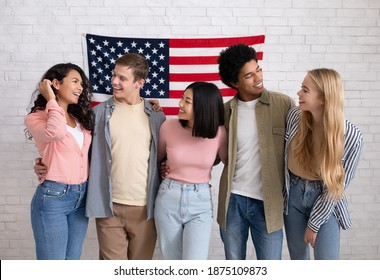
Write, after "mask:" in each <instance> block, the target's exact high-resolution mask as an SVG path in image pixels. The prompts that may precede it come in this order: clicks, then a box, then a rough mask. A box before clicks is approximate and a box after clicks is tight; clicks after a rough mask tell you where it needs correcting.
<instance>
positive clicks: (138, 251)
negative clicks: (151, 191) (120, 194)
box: [96, 203, 157, 260]
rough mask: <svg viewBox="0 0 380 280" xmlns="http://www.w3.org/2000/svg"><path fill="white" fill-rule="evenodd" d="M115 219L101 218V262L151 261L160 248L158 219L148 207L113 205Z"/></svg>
mask: <svg viewBox="0 0 380 280" xmlns="http://www.w3.org/2000/svg"><path fill="white" fill-rule="evenodd" d="M113 212H114V216H113V217H111V218H97V219H96V229H97V233H98V242H99V259H100V260H151V259H152V257H153V253H154V248H155V245H156V238H157V233H156V228H155V224H154V220H147V214H146V213H147V210H146V206H129V205H122V204H118V203H114V204H113Z"/></svg>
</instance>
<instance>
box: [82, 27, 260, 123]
mask: <svg viewBox="0 0 380 280" xmlns="http://www.w3.org/2000/svg"><path fill="white" fill-rule="evenodd" d="M264 41H265V36H264V35H258V36H244V37H226V38H197V39H195V38H191V39H183V38H181V39H157V38H154V39H152V38H120V37H109V36H99V35H94V34H86V36H85V44H84V46H85V49H86V55H85V58H86V63H85V69H86V71H87V74H88V76H89V78H90V81H91V85H92V93H93V95H94V100H93V102H94V104H97V103H99V102H102V101H105V100H107V99H108V98H109V97H110V96H111V95H112V85H111V77H112V71H113V69H114V67H115V61H116V59H117V58H118V57H120V56H122V55H123V54H125V53H138V54H140V55H142V56H144V57H145V58H146V59H147V60H148V63H149V67H150V71H149V75H148V77H147V79H146V81H145V84H144V87H143V88H142V90H141V92H140V94H141V97H143V98H147V99H158V100H159V102H160V106H161V107H162V109H163V112H164V113H165V114H166V115H168V116H170V115H177V114H178V102H179V99H180V98H181V96H182V94H183V91H184V89H185V88H186V87H187V86H188V85H189V84H190V83H192V82H194V81H208V82H212V83H214V84H216V85H217V86H218V87H219V89H220V91H221V92H222V95H223V98H224V100H225V101H226V100H228V99H229V98H231V96H233V95H234V94H235V93H236V91H235V90H233V89H231V88H229V87H227V86H226V85H224V84H223V83H222V82H221V80H220V77H219V74H218V62H217V60H218V56H219V53H220V52H221V51H222V50H223V49H225V48H227V47H228V46H231V45H234V44H237V43H244V44H247V45H250V46H252V47H254V48H255V50H256V51H257V53H258V58H259V60H261V59H262V57H263V53H262V51H261V47H262V45H263V44H264Z"/></svg>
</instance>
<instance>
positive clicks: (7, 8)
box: [0, 0, 380, 259]
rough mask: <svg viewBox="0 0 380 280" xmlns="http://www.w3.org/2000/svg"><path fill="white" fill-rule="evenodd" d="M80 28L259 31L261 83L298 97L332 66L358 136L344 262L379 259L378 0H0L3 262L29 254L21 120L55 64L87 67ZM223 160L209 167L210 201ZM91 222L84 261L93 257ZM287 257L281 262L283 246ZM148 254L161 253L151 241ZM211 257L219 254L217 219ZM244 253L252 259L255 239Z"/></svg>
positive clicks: (161, 32)
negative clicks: (310, 79) (309, 77)
mask: <svg viewBox="0 0 380 280" xmlns="http://www.w3.org/2000/svg"><path fill="white" fill-rule="evenodd" d="M82 33H94V34H99V35H109V36H126V37H128V36H130V37H151V38H160V37H161V38H168V37H173V38H175V37H178V38H181V37H200V38H202V37H224V36H245V35H257V34H264V35H265V36H266V42H265V44H264V46H263V51H264V60H263V61H262V63H261V64H262V66H263V71H264V82H265V86H266V87H267V88H268V89H271V90H276V91H281V92H284V93H286V94H288V95H290V96H292V97H294V98H296V92H297V90H298V89H299V86H300V84H301V82H302V80H303V77H304V75H305V73H306V71H307V70H308V69H311V68H315V67H330V68H335V69H336V70H338V71H339V72H340V73H341V74H342V76H343V79H344V80H345V89H346V98H345V104H346V116H347V118H348V119H350V120H351V121H352V122H354V123H355V124H357V125H358V126H359V128H360V129H361V131H362V132H363V135H364V141H365V146H364V150H363V154H362V158H361V161H360V164H359V168H358V170H357V173H356V178H355V179H354V181H353V182H352V184H351V186H350V188H349V190H348V199H349V203H350V209H351V214H352V217H353V227H352V228H351V229H350V230H348V231H342V234H341V257H342V259H380V160H379V159H380V145H379V142H380V113H379V112H380V98H379V94H380V93H379V92H380V81H379V80H380V1H379V0H308V1H304V0H234V1H228V0H202V1H201V0H187V1H175V0H152V1H135V0H134V1H131V0H65V1H58V0H0V95H1V102H0V131H1V134H0V155H1V162H0V259H34V258H35V254H34V241H33V237H32V231H31V226H30V221H29V204H30V200H31V197H32V195H33V192H34V189H35V187H36V184H37V180H36V177H35V175H34V173H33V170H32V166H33V160H34V158H35V157H36V156H37V153H36V150H35V147H34V145H33V143H32V142H30V141H27V140H26V138H25V136H24V131H23V130H24V127H23V117H24V115H25V114H26V107H27V105H28V104H29V101H30V96H31V93H32V91H33V89H34V88H35V86H36V83H37V81H38V80H39V79H40V77H41V75H42V74H43V73H44V72H45V71H46V70H47V69H48V68H49V67H50V66H52V65H53V64H55V63H59V62H73V63H77V64H78V65H80V66H82V67H83V65H84V59H83V58H84V54H83V52H82V37H81V34H82ZM219 174H220V166H219V167H216V168H215V170H214V171H213V180H212V184H213V185H214V189H213V191H214V205H215V208H216V206H217V204H216V194H217V191H218V177H219ZM97 250H98V248H97V241H96V233H95V227H94V221H93V220H91V222H90V227H89V230H88V235H87V238H86V241H85V248H84V252H83V259H97ZM283 255H284V259H288V254H287V248H286V244H284V253H283ZM155 258H156V259H160V258H161V255H160V252H159V249H158V248H157V250H156V252H155ZM209 258H210V259H223V258H224V252H223V247H222V243H221V241H220V238H219V232H218V227H217V225H216V223H215V225H214V230H213V232H212V241H211V245H210V254H209ZM248 258H249V259H254V258H255V254H254V251H253V248H252V246H250V247H249V250H248Z"/></svg>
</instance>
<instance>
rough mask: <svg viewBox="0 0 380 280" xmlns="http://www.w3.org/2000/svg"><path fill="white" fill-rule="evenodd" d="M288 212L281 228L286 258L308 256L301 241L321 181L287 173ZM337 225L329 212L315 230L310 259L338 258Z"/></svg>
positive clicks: (304, 244) (338, 229)
mask: <svg viewBox="0 0 380 280" xmlns="http://www.w3.org/2000/svg"><path fill="white" fill-rule="evenodd" d="M289 174H290V190H289V202H288V207H289V208H288V214H287V215H285V232H286V240H287V243H288V248H289V254H290V258H291V259H293V260H308V259H310V246H309V244H307V243H305V242H304V234H305V230H306V227H307V223H308V220H309V217H310V213H311V211H312V209H313V205H314V202H315V200H316V199H317V198H318V196H320V195H321V193H322V191H323V184H322V181H307V180H304V179H302V178H301V177H298V176H296V175H294V174H292V173H290V172H289ZM339 243H340V226H339V223H338V221H337V219H336V218H335V216H334V215H333V214H332V215H331V216H330V218H329V219H328V220H327V222H326V223H325V224H323V225H322V226H321V227H320V229H319V231H318V234H317V239H316V241H315V245H314V259H316V260H334V259H339Z"/></svg>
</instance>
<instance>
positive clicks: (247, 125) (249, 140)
mask: <svg viewBox="0 0 380 280" xmlns="http://www.w3.org/2000/svg"><path fill="white" fill-rule="evenodd" d="M257 102H258V99H256V100H253V101H248V102H243V101H240V100H238V119H237V160H236V168H235V174H234V178H233V180H232V190H231V192H232V193H235V194H238V195H242V196H246V197H251V198H254V199H259V200H263V199H264V196H263V192H262V185H263V183H262V177H261V165H260V151H259V149H260V148H259V136H258V132H257V122H256V110H255V106H256V103H257Z"/></svg>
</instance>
